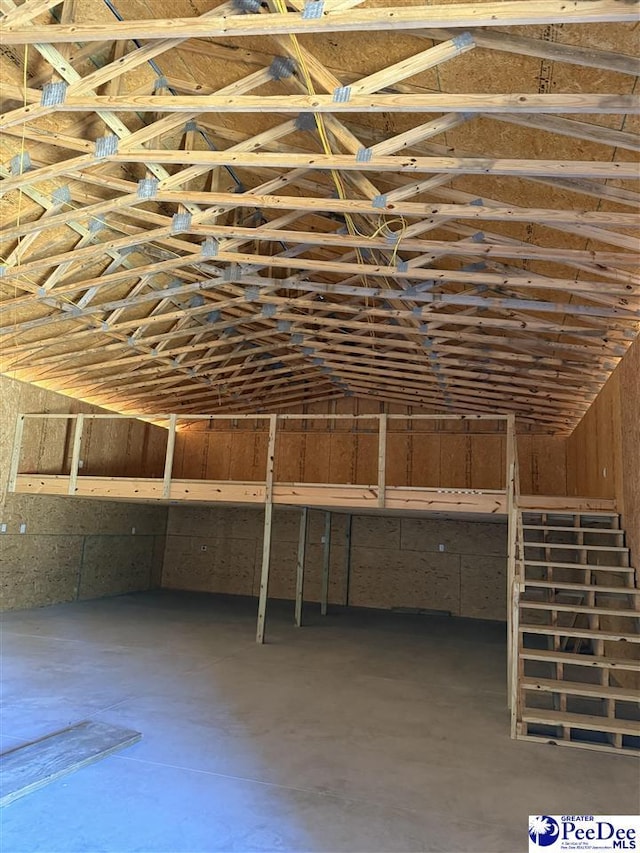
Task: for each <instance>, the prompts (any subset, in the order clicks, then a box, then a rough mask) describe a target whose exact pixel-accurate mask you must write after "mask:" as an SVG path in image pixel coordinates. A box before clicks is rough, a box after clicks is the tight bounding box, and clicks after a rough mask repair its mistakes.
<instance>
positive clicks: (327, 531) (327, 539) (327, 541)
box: [320, 512, 331, 616]
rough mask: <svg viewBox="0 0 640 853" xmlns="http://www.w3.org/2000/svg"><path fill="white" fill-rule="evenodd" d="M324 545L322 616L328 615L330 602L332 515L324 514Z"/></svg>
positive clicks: (321, 593)
mask: <svg viewBox="0 0 640 853" xmlns="http://www.w3.org/2000/svg"><path fill="white" fill-rule="evenodd" d="M323 540H324V545H323V550H322V589H321V592H320V614H321V615H322V616H326V615H327V604H328V601H329V563H330V560H331V513H330V512H325V514H324V537H323Z"/></svg>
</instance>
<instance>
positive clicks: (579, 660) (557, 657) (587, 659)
mask: <svg viewBox="0 0 640 853" xmlns="http://www.w3.org/2000/svg"><path fill="white" fill-rule="evenodd" d="M519 655H520V657H521V658H523V659H524V660H537V661H549V662H553V663H564V664H571V665H572V666H595V667H602V668H603V669H624V670H629V671H631V672H640V660H633V659H632V658H610V657H605V656H603V655H580V654H577V653H576V652H561V651H552V650H551V649H520V651H519Z"/></svg>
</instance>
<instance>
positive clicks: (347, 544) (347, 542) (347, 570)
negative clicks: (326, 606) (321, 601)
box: [344, 515, 353, 607]
mask: <svg viewBox="0 0 640 853" xmlns="http://www.w3.org/2000/svg"><path fill="white" fill-rule="evenodd" d="M352 526H353V516H352V515H348V516H347V523H346V529H345V535H344V549H345V551H344V575H345V580H344V606H345V607H348V606H349V587H350V585H351V528H352Z"/></svg>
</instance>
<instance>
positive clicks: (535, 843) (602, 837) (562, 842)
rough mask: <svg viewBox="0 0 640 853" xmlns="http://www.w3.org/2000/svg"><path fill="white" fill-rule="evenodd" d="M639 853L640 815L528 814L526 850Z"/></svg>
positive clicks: (530, 851)
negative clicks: (626, 852) (625, 852)
mask: <svg viewBox="0 0 640 853" xmlns="http://www.w3.org/2000/svg"><path fill="white" fill-rule="evenodd" d="M567 850H571V851H580V853H591V851H600V850H623V851H624V850H636V851H638V853H640V815H529V853H545V851H548V853H561V851H567Z"/></svg>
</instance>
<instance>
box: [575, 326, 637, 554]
mask: <svg viewBox="0 0 640 853" xmlns="http://www.w3.org/2000/svg"><path fill="white" fill-rule="evenodd" d="M567 459H568V469H567V470H568V485H569V494H570V495H584V496H587V497H604V498H615V499H616V501H617V502H618V507H619V509H620V512H621V513H622V517H623V526H624V527H625V528H626V531H627V540H628V542H627V544H628V545H629V547H630V548H631V553H632V563H633V565H635V566H636V567H637V566H638V565H640V340H636V342H635V343H634V344H633V345H632V346H631V348H630V349H629V350H628V351H627V354H626V355H625V357H624V358H623V359H622V361H621V362H620V364H619V365H618V367H617V368H616V370H615V371H614V373H613V374H612V375H611V377H610V379H609V380H608V382H607V383H606V385H605V386H604V388H603V389H602V391H601V392H600V393H599V394H598V396H597V397H596V399H595V400H594V401H593V403H592V404H591V407H590V408H589V410H588V411H587V413H586V414H585V416H584V417H583V418H582V420H581V421H580V423H579V424H578V426H577V427H576V429H575V430H574V432H573V434H572V435H571V436H570V437H569V439H568V440H567Z"/></svg>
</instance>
